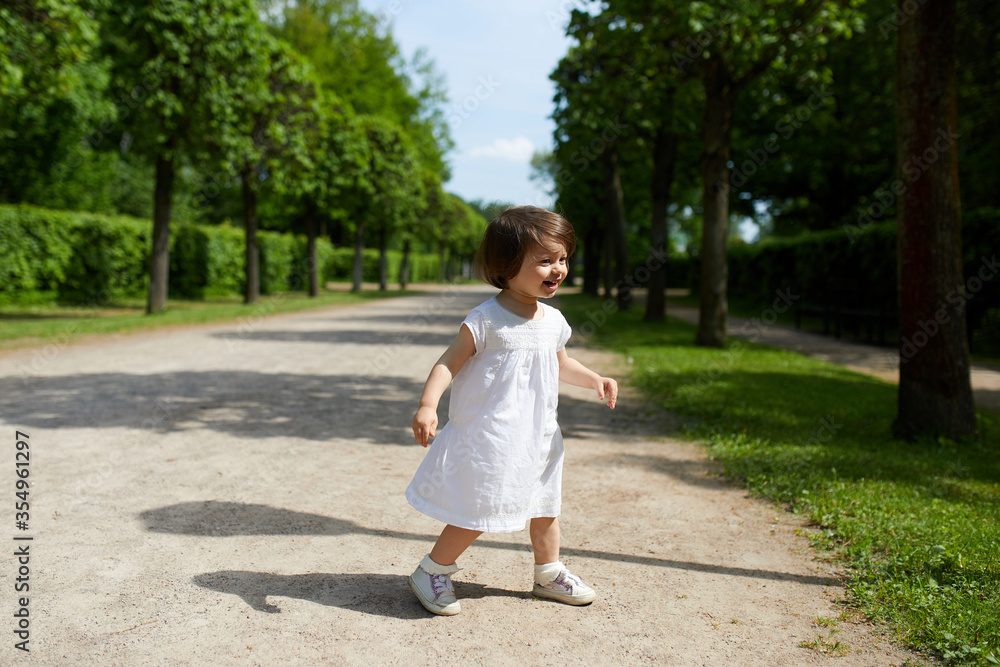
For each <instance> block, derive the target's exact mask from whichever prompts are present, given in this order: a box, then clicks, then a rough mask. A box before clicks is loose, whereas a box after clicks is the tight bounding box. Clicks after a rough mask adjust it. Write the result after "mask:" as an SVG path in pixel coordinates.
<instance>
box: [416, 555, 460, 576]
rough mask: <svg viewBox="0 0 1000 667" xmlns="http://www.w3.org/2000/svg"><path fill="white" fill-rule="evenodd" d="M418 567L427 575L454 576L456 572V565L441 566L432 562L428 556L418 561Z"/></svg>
mask: <svg viewBox="0 0 1000 667" xmlns="http://www.w3.org/2000/svg"><path fill="white" fill-rule="evenodd" d="M420 567H421V568H423V570H424V572H426V573H427V574H455V573H456V572H458V563H452V564H451V565H441V564H440V563H436V562H434V559H432V558H431V555H430V554H427V555H426V556H424V558H423V560H421V561H420Z"/></svg>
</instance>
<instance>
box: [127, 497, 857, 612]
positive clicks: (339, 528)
mask: <svg viewBox="0 0 1000 667" xmlns="http://www.w3.org/2000/svg"><path fill="white" fill-rule="evenodd" d="M139 518H140V519H141V520H142V521H143V522H144V523H145V525H146V528H147V530H150V531H152V532H155V533H169V534H175V535H199V536H203V537H231V536H234V535H369V536H374V537H386V538H390V539H401V540H414V541H420V542H433V541H434V540H435V539H436V537H437V536H436V535H421V534H419V533H406V532H402V531H395V530H377V529H374V528H366V527H364V526H360V525H358V524H357V523H355V522H353V521H350V520H347V519H338V518H335V517H328V516H323V515H320V514H309V513H306V512H296V511H293V510H286V509H282V508H279V507H271V506H269V505H258V504H250V503H233V502H225V501H217V500H208V501H204V502H187V503H178V504H176V505H169V506H167V507H159V508H156V509H152V510H146V511H145V512H142V513H140V514H139ZM475 544H476V546H478V547H485V548H488V549H505V550H512V551H524V550H525V545H524V544H520V543H516V542H499V541H494V540H480V541H477V542H476V543H475ZM562 553H564V554H566V555H569V556H576V557H579V558H595V559H598V560H610V561H616V562H620V563H633V564H636V565H645V566H648V567H664V568H672V569H677V570H686V571H690V572H705V573H708V574H716V575H723V576H734V577H750V578H754V579H766V580H770V581H794V582H797V583H800V584H808V585H811V586H831V585H836V586H839V585H841V582H840V581H838V580H837V578H836V577H832V576H817V575H807V574H793V573H790V572H774V571H771V570H759V569H751V568H743V567H732V566H728V565H713V564H710V563H695V562H690V561H679V560H672V559H668V558H655V557H651V556H637V555H633V554H623V553H614V552H607V551H595V550H593V549H579V548H563V549H562ZM366 576H367V575H366ZM229 592H233V593H234V594H237V595H238V594H240V593H239V592H237V591H229ZM255 608H257V607H255Z"/></svg>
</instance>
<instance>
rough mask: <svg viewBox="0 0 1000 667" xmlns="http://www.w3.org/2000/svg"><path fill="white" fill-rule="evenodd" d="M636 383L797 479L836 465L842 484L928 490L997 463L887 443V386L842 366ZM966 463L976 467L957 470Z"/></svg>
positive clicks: (670, 376)
mask: <svg viewBox="0 0 1000 667" xmlns="http://www.w3.org/2000/svg"><path fill="white" fill-rule="evenodd" d="M775 359H776V360H780V356H778V355H776V356H775ZM637 383H638V384H639V385H640V386H641V387H643V388H645V389H647V390H648V391H650V392H651V393H652V395H654V396H659V397H662V398H663V399H664V400H665V403H666V404H667V405H669V406H670V408H671V409H675V410H678V411H681V412H689V413H691V414H695V415H698V416H702V417H707V418H708V419H709V421H710V422H711V421H714V422H716V423H718V424H719V426H718V427H717V428H718V430H719V431H720V433H721V434H722V436H723V437H725V438H727V439H729V440H733V439H734V438H736V439H739V438H742V437H743V436H744V434H745V442H744V443H743V445H741V446H742V447H743V448H744V449H743V450H742V453H741V454H740V459H741V461H742V463H741V466H742V467H747V466H749V467H750V468H751V469H754V470H770V469H774V468H775V467H784V468H789V467H791V466H795V465H798V466H799V467H800V468H801V473H800V474H802V475H809V474H821V472H822V471H829V470H830V469H831V468H835V469H836V474H837V476H838V477H842V478H845V479H888V480H893V481H895V482H899V483H905V484H911V485H913V486H914V487H915V488H919V489H924V488H925V487H926V488H930V487H935V486H936V485H937V484H938V482H936V481H935V480H936V479H938V478H941V479H943V478H944V477H947V476H948V475H950V474H952V472H954V470H960V472H959V473H958V474H960V475H961V476H963V477H966V478H973V479H978V480H981V481H986V482H991V483H996V482H997V481H998V480H1000V462H998V461H997V459H996V458H995V457H985V456H983V455H982V454H981V453H977V451H976V449H975V448H964V449H963V448H962V447H957V448H954V449H953V450H945V449H942V447H941V445H940V444H939V443H938V442H937V441H933V440H928V441H926V442H917V443H907V442H901V441H897V440H894V439H893V438H892V435H891V424H892V421H893V419H894V418H895V414H896V400H897V391H898V389H897V387H896V385H893V384H889V383H886V382H883V381H880V380H877V379H875V378H870V377H868V376H865V375H861V374H859V373H855V372H852V371H849V370H846V369H841V368H836V367H829V368H827V369H821V370H820V371H818V372H817V374H816V375H804V374H802V373H781V372H775V371H769V370H744V369H740V370H727V371H723V372H719V373H717V374H716V375H715V377H714V378H708V377H707V376H706V375H705V374H695V373H686V372H674V373H658V374H656V375H647V376H644V377H641V378H639V379H638V382H637ZM748 397H751V398H748ZM727 434H728V435H727ZM990 438H991V440H992V441H993V443H990V442H986V443H984V445H983V446H985V447H986V448H989V447H994V446H995V435H993V436H990ZM800 451H801V454H800V453H799V452H800ZM796 460H798V462H796ZM969 460H972V461H976V464H975V465H967V466H966V467H965V468H962V463H963V461H969ZM953 469H954V470H953ZM928 485H930V487H929V486H928Z"/></svg>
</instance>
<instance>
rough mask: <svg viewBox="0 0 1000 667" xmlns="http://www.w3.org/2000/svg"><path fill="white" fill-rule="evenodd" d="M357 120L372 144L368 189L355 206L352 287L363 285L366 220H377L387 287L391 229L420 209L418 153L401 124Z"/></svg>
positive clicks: (373, 118)
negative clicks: (416, 153) (387, 250)
mask: <svg viewBox="0 0 1000 667" xmlns="http://www.w3.org/2000/svg"><path fill="white" fill-rule="evenodd" d="M357 124H358V127H359V129H360V132H361V133H362V136H363V137H364V140H365V142H366V143H367V145H368V164H367V167H366V169H365V177H366V179H365V180H366V183H365V192H363V193H358V194H359V197H358V198H357V200H356V205H355V208H354V218H355V219H354V271H353V278H352V283H353V285H352V288H351V290H352V291H354V292H357V291H359V290H360V289H361V278H362V272H363V267H364V255H363V253H364V247H365V229H366V224H367V223H368V222H369V221H371V222H374V223H375V224H376V232H377V235H378V245H379V288H380V289H383V290H384V289H386V288H387V280H386V274H387V265H386V249H387V243H388V235H389V233H390V231H392V230H393V229H394V228H396V227H397V226H398V225H400V224H401V223H403V222H404V221H405V220H406V219H408V218H409V216H414V215H416V212H417V211H418V210H419V209H420V206H421V204H420V198H421V194H420V190H421V186H420V184H419V173H418V172H417V168H416V167H417V165H416V156H415V154H414V152H413V148H412V146H411V145H410V143H409V140H408V138H407V136H406V135H405V134H404V133H403V131H402V130H401V129H400V127H399V126H398V125H396V124H395V123H393V122H392V121H390V120H388V119H386V118H383V117H380V116H370V115H367V116H359V117H358V119H357Z"/></svg>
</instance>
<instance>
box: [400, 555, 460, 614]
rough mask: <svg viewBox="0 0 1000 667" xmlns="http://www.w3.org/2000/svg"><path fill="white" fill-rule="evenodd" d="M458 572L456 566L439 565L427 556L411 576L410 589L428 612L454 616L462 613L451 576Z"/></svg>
mask: <svg viewBox="0 0 1000 667" xmlns="http://www.w3.org/2000/svg"><path fill="white" fill-rule="evenodd" d="M456 572H458V567H456V566H455V565H454V564H452V565H439V564H437V563H435V562H434V561H433V560H431V556H430V554H427V555H426V556H424V559H423V560H422V561H420V565H418V566H417V569H416V570H414V572H413V574H411V575H410V579H409V582H410V589H411V590H412V591H413V592H414V593H415V594H416V596H417V599H418V600H420V604H422V605H423V606H424V609H426V610H427V611H429V612H431V613H433V614H440V615H441V616H454V615H455V614H457V613H458V612H460V611H462V607H461V605H459V603H458V600H457V599H456V598H455V590H454V588H453V587H452V585H451V575H453V574H455V573H456Z"/></svg>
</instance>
